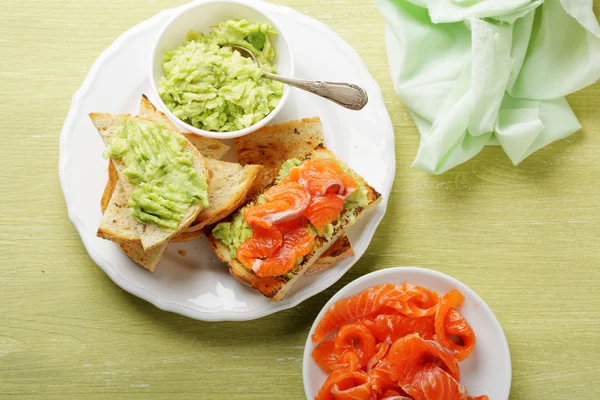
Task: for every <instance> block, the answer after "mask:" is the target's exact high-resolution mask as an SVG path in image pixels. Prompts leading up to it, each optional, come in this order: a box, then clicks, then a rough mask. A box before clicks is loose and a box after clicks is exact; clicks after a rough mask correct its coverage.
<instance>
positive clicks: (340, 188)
mask: <svg viewBox="0 0 600 400" xmlns="http://www.w3.org/2000/svg"><path fill="white" fill-rule="evenodd" d="M294 174H295V175H294V176H296V175H299V176H297V179H298V182H299V183H301V184H302V185H304V186H305V187H306V188H307V189H308V191H309V192H310V194H311V195H312V196H324V195H325V194H327V193H334V194H337V195H340V196H342V198H344V199H345V198H346V197H348V196H349V195H350V194H351V193H352V192H354V191H355V190H356V189H357V188H358V185H357V184H356V181H355V180H354V178H352V177H351V176H350V175H348V174H347V173H346V172H344V170H343V169H342V167H341V166H340V165H339V164H338V163H337V162H335V161H333V160H328V159H322V158H321V159H319V158H313V159H308V160H305V161H304V162H303V163H302V166H301V167H300V168H299V171H297V172H294Z"/></svg>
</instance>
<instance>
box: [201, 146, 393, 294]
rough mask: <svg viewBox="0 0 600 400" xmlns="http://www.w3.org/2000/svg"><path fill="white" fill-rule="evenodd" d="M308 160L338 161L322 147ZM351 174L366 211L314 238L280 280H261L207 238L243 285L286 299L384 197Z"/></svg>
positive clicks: (354, 214) (212, 239)
mask: <svg viewBox="0 0 600 400" xmlns="http://www.w3.org/2000/svg"><path fill="white" fill-rule="evenodd" d="M307 158H329V159H335V160H337V161H338V162H340V163H341V161H339V160H338V159H337V158H336V157H335V155H334V154H333V153H331V152H330V151H329V150H328V149H326V148H325V147H324V146H323V145H320V146H319V147H317V148H316V149H315V150H313V152H312V153H311V154H309V155H308V157H307ZM348 173H349V174H350V175H351V176H352V177H353V178H354V179H355V180H356V181H357V182H360V183H361V184H362V185H364V187H365V188H366V191H367V199H368V206H367V207H365V208H357V209H355V210H354V211H353V216H354V218H350V219H344V220H342V221H341V222H339V223H337V224H335V225H334V230H333V234H332V237H331V240H327V239H325V238H323V237H322V236H317V237H315V246H314V248H313V250H312V251H311V252H310V253H309V254H307V255H306V256H305V257H304V258H303V261H302V262H301V263H300V264H298V265H297V266H295V267H294V269H292V271H291V272H290V273H289V274H286V275H285V276H278V277H268V278H260V277H258V276H256V275H255V274H254V272H252V271H251V270H248V269H246V267H244V266H243V265H242V264H241V263H240V262H239V261H238V260H237V259H235V258H232V257H231V253H230V250H229V248H228V247H227V245H226V244H225V243H223V242H221V241H220V240H218V239H216V238H215V237H214V236H213V235H212V234H210V235H209V236H208V240H209V242H210V245H211V247H212V248H213V250H214V251H215V253H216V254H217V256H218V257H219V258H220V259H221V260H222V261H223V262H225V263H227V264H228V265H229V270H230V272H231V274H232V275H233V276H234V277H235V278H237V279H238V280H239V281H240V282H242V283H244V284H246V285H249V286H252V287H253V288H255V289H256V290H258V291H259V292H261V293H262V294H263V295H265V296H267V297H269V298H271V299H273V300H275V301H278V300H281V299H283V297H284V296H285V294H286V293H287V292H288V291H289V290H290V288H291V287H292V285H293V284H294V283H295V282H296V281H297V280H298V278H300V277H301V276H302V275H303V274H304V273H305V272H306V271H308V270H310V269H311V266H312V265H313V264H314V263H315V262H316V261H317V260H318V259H319V258H320V257H321V256H322V255H323V254H324V253H325V252H326V251H327V250H328V249H329V248H330V247H331V246H332V245H333V244H334V243H335V242H336V241H337V240H338V239H340V238H341V237H343V236H345V235H346V232H347V231H348V230H349V229H350V228H351V227H352V226H353V225H354V224H355V223H356V221H357V220H359V219H360V218H362V217H363V216H364V215H365V214H366V213H367V211H368V210H370V209H372V208H373V207H375V206H376V205H377V204H378V203H379V201H380V200H381V195H380V194H379V193H378V192H377V191H376V190H375V189H373V188H372V187H371V186H369V184H368V183H367V182H365V180H364V179H362V178H361V177H360V176H359V175H358V174H356V173H355V172H354V171H352V170H348Z"/></svg>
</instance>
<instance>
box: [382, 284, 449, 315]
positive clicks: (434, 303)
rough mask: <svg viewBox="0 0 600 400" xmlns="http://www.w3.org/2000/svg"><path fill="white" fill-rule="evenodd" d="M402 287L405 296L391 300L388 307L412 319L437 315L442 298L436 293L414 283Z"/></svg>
mask: <svg viewBox="0 0 600 400" xmlns="http://www.w3.org/2000/svg"><path fill="white" fill-rule="evenodd" d="M400 286H401V290H402V292H403V293H404V295H403V296H398V297H396V298H393V299H390V301H389V302H388V303H387V304H386V305H387V306H389V307H392V308H394V309H395V310H396V311H398V312H399V313H401V314H403V315H406V316H407V317H410V318H420V317H428V316H431V315H433V314H435V312H436V310H437V307H438V305H439V303H440V296H439V295H438V294H437V293H436V292H434V291H432V290H429V289H427V288H424V287H421V286H418V285H414V284H412V283H403V284H402V285H400Z"/></svg>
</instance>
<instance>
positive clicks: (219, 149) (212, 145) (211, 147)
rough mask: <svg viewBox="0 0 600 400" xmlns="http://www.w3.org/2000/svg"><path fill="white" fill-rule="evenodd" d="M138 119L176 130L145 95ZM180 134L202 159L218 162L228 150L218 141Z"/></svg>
mask: <svg viewBox="0 0 600 400" xmlns="http://www.w3.org/2000/svg"><path fill="white" fill-rule="evenodd" d="M138 117H142V118H147V119H150V120H152V121H156V122H162V123H164V124H165V125H167V126H169V127H170V128H172V129H175V130H178V129H177V127H176V126H175V125H174V124H173V122H171V120H170V119H169V117H167V115H166V114H164V113H162V112H160V111H158V110H157V109H156V107H154V104H152V102H150V100H148V98H147V97H146V95H142V100H141V101H140V110H139V111H138ZM181 133H182V134H183V136H185V138H186V139H187V140H189V141H190V142H191V143H192V144H193V145H194V147H195V148H197V149H198V151H199V152H200V154H202V155H203V156H204V157H207V158H212V159H215V160H220V159H221V157H223V156H224V155H225V153H227V151H228V150H229V146H227V145H226V144H224V143H222V142H220V141H218V140H217V139H210V138H205V137H202V136H200V135H196V134H195V133H183V132H181Z"/></svg>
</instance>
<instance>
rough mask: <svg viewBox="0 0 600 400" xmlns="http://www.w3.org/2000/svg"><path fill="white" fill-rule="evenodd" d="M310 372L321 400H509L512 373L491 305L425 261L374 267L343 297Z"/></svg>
mask: <svg viewBox="0 0 600 400" xmlns="http://www.w3.org/2000/svg"><path fill="white" fill-rule="evenodd" d="M302 369H303V370H302V375H303V380H304V391H305V393H306V397H307V399H315V400H330V399H341V398H348V399H394V400H400V399H402V400H412V399H427V400H429V399H444V400H489V399H493V400H496V399H498V400H504V399H508V396H509V393H510V385H511V373H512V372H511V371H512V367H511V361H510V351H509V348H508V343H507V341H506V337H505V335H504V332H503V330H502V327H501V326H500V324H499V322H498V320H497V319H496V317H495V316H494V313H493V312H492V311H491V309H490V308H489V307H488V306H487V304H486V303H485V302H484V301H483V300H482V299H481V298H480V297H479V296H478V295H477V294H476V293H475V292H474V291H472V290H471V289H469V288H468V287H467V286H466V285H464V284H463V283H461V282H460V281H458V280H456V279H454V278H452V277H450V276H448V275H445V274H443V273H441V272H437V271H433V270H429V269H424V268H416V267H396V268H388V269H385V270H381V271H376V272H373V273H371V274H368V275H365V276H363V277H361V278H359V279H357V280H355V281H353V282H352V283H350V284H348V285H347V286H346V287H344V288H343V289H342V290H340V291H339V292H338V293H337V294H336V295H335V296H333V297H332V298H331V300H330V301H329V302H328V303H327V304H326V305H325V307H324V308H323V310H321V312H320V313H319V315H318V316H317V318H316V320H315V322H314V324H313V326H312V328H311V330H310V334H309V336H308V339H307V341H306V347H305V350H304V359H303V366H302Z"/></svg>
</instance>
